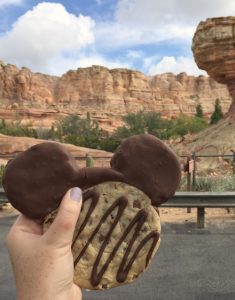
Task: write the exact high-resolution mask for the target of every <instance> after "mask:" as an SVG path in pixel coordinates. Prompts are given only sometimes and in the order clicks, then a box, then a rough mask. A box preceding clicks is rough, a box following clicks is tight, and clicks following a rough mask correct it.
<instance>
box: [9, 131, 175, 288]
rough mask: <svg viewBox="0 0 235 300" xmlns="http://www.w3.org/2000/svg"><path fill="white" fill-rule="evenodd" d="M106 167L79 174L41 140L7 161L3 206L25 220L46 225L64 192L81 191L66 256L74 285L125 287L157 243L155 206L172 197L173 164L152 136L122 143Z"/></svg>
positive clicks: (53, 145)
mask: <svg viewBox="0 0 235 300" xmlns="http://www.w3.org/2000/svg"><path fill="white" fill-rule="evenodd" d="M110 165H111V167H110V168H95V167H94V168H79V167H78V165H77V164H76V161H75V160H74V158H73V157H72V156H71V155H70V154H69V153H68V152H67V151H66V150H65V149H64V148H63V147H62V146H61V145H60V144H58V143H54V142H45V143H42V144H38V145H36V146H33V147H31V148H29V149H28V150H26V151H25V152H23V153H21V154H19V155H18V156H17V157H16V158H15V159H14V160H12V161H10V162H9V163H8V165H7V167H6V169H5V172H4V176H3V187H4V190H5V192H6V195H7V198H8V199H9V201H10V202H11V204H12V205H13V206H14V207H15V208H16V209H18V210H19V211H20V212H21V213H23V214H25V215H26V216H28V217H30V218H44V228H45V230H46V228H47V227H48V226H49V225H50V223H52V222H53V219H54V217H55V215H56V209H57V208H58V206H59V204H60V201H61V199H62V197H63V195H64V194H65V193H66V191H67V190H68V189H69V188H72V187H74V186H78V187H80V188H81V189H82V190H83V206H82V211H81V214H80V216H79V219H78V222H77V225H76V229H75V233H74V239H73V244H72V252H73V256H74V268H75V272H74V282H75V283H76V284H78V285H79V286H80V287H82V288H87V289H107V288H111V287H115V286H118V285H120V284H124V283H129V282H132V281H133V280H134V279H135V278H137V277H138V276H139V275H140V274H141V273H142V272H143V271H144V270H145V269H146V267H147V266H148V265H149V263H150V261H151V259H152V257H153V256H154V254H155V252H156V251H157V249H158V247H159V243H160V219H159V214H158V211H157V209H156V208H157V207H158V206H159V205H160V204H161V203H163V202H165V201H167V200H168V199H169V198H170V197H172V196H173V195H174V193H175V190H176V188H177V186H178V184H179V181H180V165H179V162H178V160H177V157H176V156H175V154H174V153H173V152H172V151H171V150H170V149H169V148H168V147H167V146H166V145H165V144H164V143H162V142H161V141H160V140H159V139H158V138H156V137H154V136H152V135H148V134H142V135H135V136H132V137H129V138H127V139H125V140H124V141H123V142H122V143H121V144H120V146H119V147H118V148H117V150H116V152H115V154H114V155H113V157H112V159H111V162H110Z"/></svg>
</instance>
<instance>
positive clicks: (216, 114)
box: [210, 98, 224, 124]
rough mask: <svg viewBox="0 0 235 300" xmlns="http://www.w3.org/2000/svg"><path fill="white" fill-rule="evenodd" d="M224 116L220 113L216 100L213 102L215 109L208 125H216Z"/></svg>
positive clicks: (218, 101)
mask: <svg viewBox="0 0 235 300" xmlns="http://www.w3.org/2000/svg"><path fill="white" fill-rule="evenodd" d="M223 117H224V114H223V112H222V108H221V105H220V100H219V99H218V98H217V99H216V100H215V109H214V112H213V114H212V115H211V121H210V124H216V123H217V122H218V121H219V120H220V119H223Z"/></svg>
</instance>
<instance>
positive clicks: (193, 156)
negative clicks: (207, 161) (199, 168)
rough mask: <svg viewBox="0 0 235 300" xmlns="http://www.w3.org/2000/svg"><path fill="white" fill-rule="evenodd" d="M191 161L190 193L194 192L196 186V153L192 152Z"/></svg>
mask: <svg viewBox="0 0 235 300" xmlns="http://www.w3.org/2000/svg"><path fill="white" fill-rule="evenodd" d="M192 160H193V180H192V191H195V186H196V153H195V152H194V151H193V153H192Z"/></svg>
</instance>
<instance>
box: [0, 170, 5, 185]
mask: <svg viewBox="0 0 235 300" xmlns="http://www.w3.org/2000/svg"><path fill="white" fill-rule="evenodd" d="M4 169H5V166H4V165H0V186H1V187H2V177H3V172H4Z"/></svg>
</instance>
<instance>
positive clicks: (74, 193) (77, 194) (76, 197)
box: [70, 187, 82, 201]
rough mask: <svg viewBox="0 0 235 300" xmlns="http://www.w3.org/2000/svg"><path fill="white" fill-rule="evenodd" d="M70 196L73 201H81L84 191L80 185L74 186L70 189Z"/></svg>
mask: <svg viewBox="0 0 235 300" xmlns="http://www.w3.org/2000/svg"><path fill="white" fill-rule="evenodd" d="M70 198H71V199H72V200H73V201H81V200H82V191H81V189H79V188H78V187H74V188H72V189H71V191H70Z"/></svg>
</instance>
